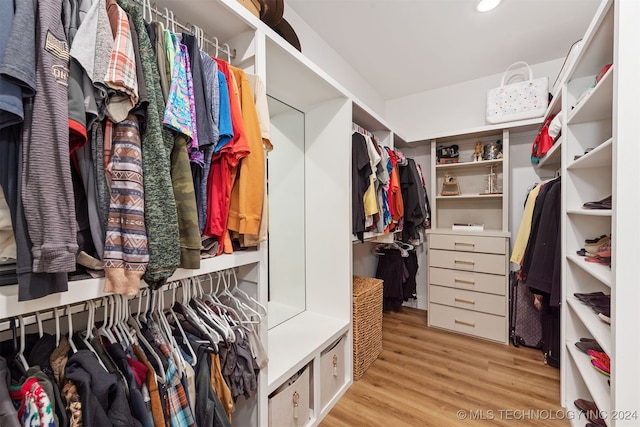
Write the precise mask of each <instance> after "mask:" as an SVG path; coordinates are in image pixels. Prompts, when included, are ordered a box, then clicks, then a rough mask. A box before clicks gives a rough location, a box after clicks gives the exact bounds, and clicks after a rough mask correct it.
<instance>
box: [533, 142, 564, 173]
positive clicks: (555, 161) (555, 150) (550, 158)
mask: <svg viewBox="0 0 640 427" xmlns="http://www.w3.org/2000/svg"><path fill="white" fill-rule="evenodd" d="M561 146H562V137H560V138H558V140H557V141H556V142H555V143H554V144H553V145H552V146H551V149H550V150H549V151H548V152H547V154H545V156H544V157H543V158H542V159H540V162H538V164H537V165H536V167H537V168H538V169H541V168H544V167H549V166H559V165H560V163H561V162H562V156H561V153H562V149H561Z"/></svg>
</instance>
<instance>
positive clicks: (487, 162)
mask: <svg viewBox="0 0 640 427" xmlns="http://www.w3.org/2000/svg"><path fill="white" fill-rule="evenodd" d="M501 164H502V159H495V160H481V161H479V162H462V163H445V164H436V169H447V170H448V169H465V168H473V167H481V166H491V165H501Z"/></svg>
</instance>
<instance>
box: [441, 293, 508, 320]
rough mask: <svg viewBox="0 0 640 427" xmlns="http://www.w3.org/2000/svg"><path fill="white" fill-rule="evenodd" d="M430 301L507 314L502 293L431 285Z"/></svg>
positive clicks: (501, 314)
mask: <svg viewBox="0 0 640 427" xmlns="http://www.w3.org/2000/svg"><path fill="white" fill-rule="evenodd" d="M429 301H430V302H433V303H437V304H443V305H449V306H452V307H460V308H466V309H467V310H474V311H481V312H483V313H489V314H496V315H498V316H506V314H507V313H506V312H507V308H506V304H505V297H504V296H500V295H492V294H484V293H482V292H473V291H464V290H462V289H453V288H443V287H442V286H429Z"/></svg>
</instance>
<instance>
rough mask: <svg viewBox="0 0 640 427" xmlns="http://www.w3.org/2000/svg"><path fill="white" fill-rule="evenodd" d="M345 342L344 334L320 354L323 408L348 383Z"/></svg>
mask: <svg viewBox="0 0 640 427" xmlns="http://www.w3.org/2000/svg"><path fill="white" fill-rule="evenodd" d="M345 342H346V336H343V337H342V338H340V340H338V342H337V343H334V344H332V345H331V346H329V348H327V349H326V350H325V351H323V352H322V354H321V355H320V405H321V408H324V407H325V406H327V404H328V403H329V402H330V401H331V399H333V398H334V397H335V395H336V394H337V393H338V391H339V390H340V388H341V387H342V386H343V385H344V384H345V383H346V377H345V375H344V372H345V363H346V358H345Z"/></svg>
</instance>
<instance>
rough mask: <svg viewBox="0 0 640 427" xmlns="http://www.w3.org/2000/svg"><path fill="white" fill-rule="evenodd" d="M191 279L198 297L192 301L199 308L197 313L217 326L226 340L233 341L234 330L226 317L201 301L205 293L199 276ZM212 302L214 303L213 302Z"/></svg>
mask: <svg viewBox="0 0 640 427" xmlns="http://www.w3.org/2000/svg"><path fill="white" fill-rule="evenodd" d="M193 281H194V283H195V286H196V291H197V293H198V297H196V298H194V299H193V302H194V303H195V304H196V306H197V307H198V308H199V313H200V314H201V315H202V316H205V317H206V318H207V319H208V320H209V321H210V322H211V323H213V324H214V325H215V326H217V327H218V331H219V332H220V333H222V334H224V340H225V341H226V342H235V332H234V330H233V327H232V326H231V324H230V323H229V322H228V321H227V319H226V318H224V316H223V315H221V313H216V312H215V311H213V310H212V309H211V308H210V307H209V306H207V305H206V304H205V303H204V302H203V300H204V295H205V294H204V290H203V289H202V284H201V282H200V278H199V277H195V278H193ZM213 304H214V305H216V304H215V303H213ZM222 308H226V307H224V306H222Z"/></svg>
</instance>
